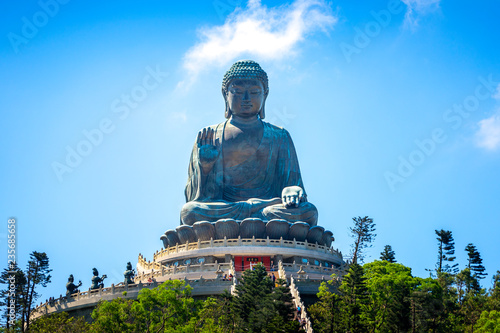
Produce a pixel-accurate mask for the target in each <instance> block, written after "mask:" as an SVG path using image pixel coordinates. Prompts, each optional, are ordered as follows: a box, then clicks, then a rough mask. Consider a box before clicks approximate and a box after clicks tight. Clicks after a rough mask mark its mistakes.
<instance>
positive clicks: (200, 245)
mask: <svg viewBox="0 0 500 333" xmlns="http://www.w3.org/2000/svg"><path fill="white" fill-rule="evenodd" d="M236 246H267V247H269V246H273V247H284V248H299V249H307V250H312V251H320V252H324V253H329V254H332V255H336V256H338V257H339V258H340V260H342V252H340V251H339V250H338V249H333V248H332V247H327V246H324V245H319V244H318V243H309V242H307V240H306V241H304V242H299V241H297V240H295V239H293V240H285V239H283V237H281V238H280V239H270V238H269V237H267V238H255V237H252V238H241V237H238V238H234V239H227V238H224V239H216V240H214V239H213V238H212V239H210V240H207V241H201V240H198V241H197V242H191V243H185V244H177V245H175V246H169V247H167V248H166V249H161V250H160V251H157V252H156V253H155V254H154V255H153V262H152V263H151V262H149V264H154V263H158V262H159V261H161V260H162V259H164V258H167V257H168V256H169V255H171V254H176V253H182V252H187V251H193V250H200V249H207V248H220V247H236ZM141 257H142V255H139V261H140V260H141ZM142 259H143V260H144V261H145V259H144V258H143V257H142ZM145 263H148V262H146V261H145Z"/></svg>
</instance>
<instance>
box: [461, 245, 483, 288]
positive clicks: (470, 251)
mask: <svg viewBox="0 0 500 333" xmlns="http://www.w3.org/2000/svg"><path fill="white" fill-rule="evenodd" d="M465 251H466V252H467V268H469V269H470V270H471V272H472V273H473V274H474V276H476V277H477V278H478V279H484V278H485V277H486V275H487V273H485V272H484V271H485V270H486V268H485V267H484V266H483V259H481V255H480V254H479V251H478V250H477V248H476V247H475V246H474V245H473V244H472V243H469V244H467V246H466V247H465Z"/></svg>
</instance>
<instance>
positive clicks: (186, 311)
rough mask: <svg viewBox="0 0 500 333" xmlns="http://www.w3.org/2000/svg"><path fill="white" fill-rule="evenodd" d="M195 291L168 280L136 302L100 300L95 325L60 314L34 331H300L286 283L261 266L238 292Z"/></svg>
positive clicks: (247, 274)
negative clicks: (203, 295) (201, 296)
mask: <svg viewBox="0 0 500 333" xmlns="http://www.w3.org/2000/svg"><path fill="white" fill-rule="evenodd" d="M191 290H192V288H191V287H190V286H186V285H185V283H184V281H180V280H172V281H170V280H169V281H165V282H164V283H163V284H161V285H160V286H158V287H156V288H153V289H143V290H141V292H140V293H139V296H138V298H137V300H127V299H122V298H118V299H115V300H112V301H101V302H100V303H99V304H98V306H97V308H96V309H95V310H94V311H93V313H92V319H93V322H92V324H87V323H85V322H83V320H82V319H74V318H69V317H68V316H67V314H56V315H52V316H45V317H42V318H40V319H38V320H37V321H35V323H34V324H33V325H32V327H31V330H30V332H37V333H45V332H89V333H101V332H102V333H104V332H106V333H114V332H116V333H121V332H134V333H135V332H157V333H173V332H206V333H209V332H210V333H212V332H215V333H217V332H220V333H223V332H234V333H239V332H286V333H298V332H301V330H300V327H299V326H300V325H299V323H298V321H296V320H294V308H293V307H292V296H291V294H290V290H289V288H288V287H287V286H286V283H285V281H282V280H277V281H276V285H274V284H273V282H272V280H271V279H270V278H269V277H268V275H267V272H266V270H265V268H264V266H262V265H256V266H255V267H254V270H247V271H245V272H244V273H243V276H242V278H241V279H240V283H239V284H238V285H237V289H236V295H235V296H232V295H231V294H229V293H226V294H224V295H222V296H221V297H218V298H211V297H210V298H208V299H206V300H204V301H195V300H194V299H193V298H192V297H191ZM55 328H57V329H55ZM302 332H303V331H302Z"/></svg>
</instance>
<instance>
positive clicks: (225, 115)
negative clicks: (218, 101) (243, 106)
mask: <svg viewBox="0 0 500 333" xmlns="http://www.w3.org/2000/svg"><path fill="white" fill-rule="evenodd" d="M222 97H224V102H225V103H226V110H225V112H224V117H226V119H229V118H231V109H230V108H229V103H228V102H227V90H225V89H224V87H222Z"/></svg>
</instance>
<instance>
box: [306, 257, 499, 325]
mask: <svg viewBox="0 0 500 333" xmlns="http://www.w3.org/2000/svg"><path fill="white" fill-rule="evenodd" d="M318 298H319V301H318V302H317V303H315V304H314V305H312V306H311V307H310V308H309V310H308V311H309V313H310V315H311V318H312V320H313V328H314V331H315V332H320V333H322V332H346V331H350V332H352V333H355V332H446V333H451V332H500V272H499V274H498V276H496V280H495V282H494V286H493V287H492V288H491V289H490V290H489V292H486V291H485V290H484V289H482V288H480V285H479V282H478V279H477V277H476V276H475V275H474V274H471V271H470V269H469V268H465V269H464V270H462V271H461V272H460V273H459V274H457V275H452V274H449V273H443V272H441V273H438V276H437V277H436V278H432V277H429V278H426V279H422V278H419V277H414V276H412V274H411V269H410V268H409V267H406V266H403V265H401V264H398V263H391V262H388V261H374V262H371V263H367V264H365V265H364V266H362V267H361V266H359V265H356V264H352V265H351V267H350V268H349V273H348V274H347V275H346V276H345V277H344V278H343V279H342V280H340V279H339V278H338V277H336V276H333V279H332V280H330V281H328V282H323V283H322V285H321V287H320V288H319V292H318Z"/></svg>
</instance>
